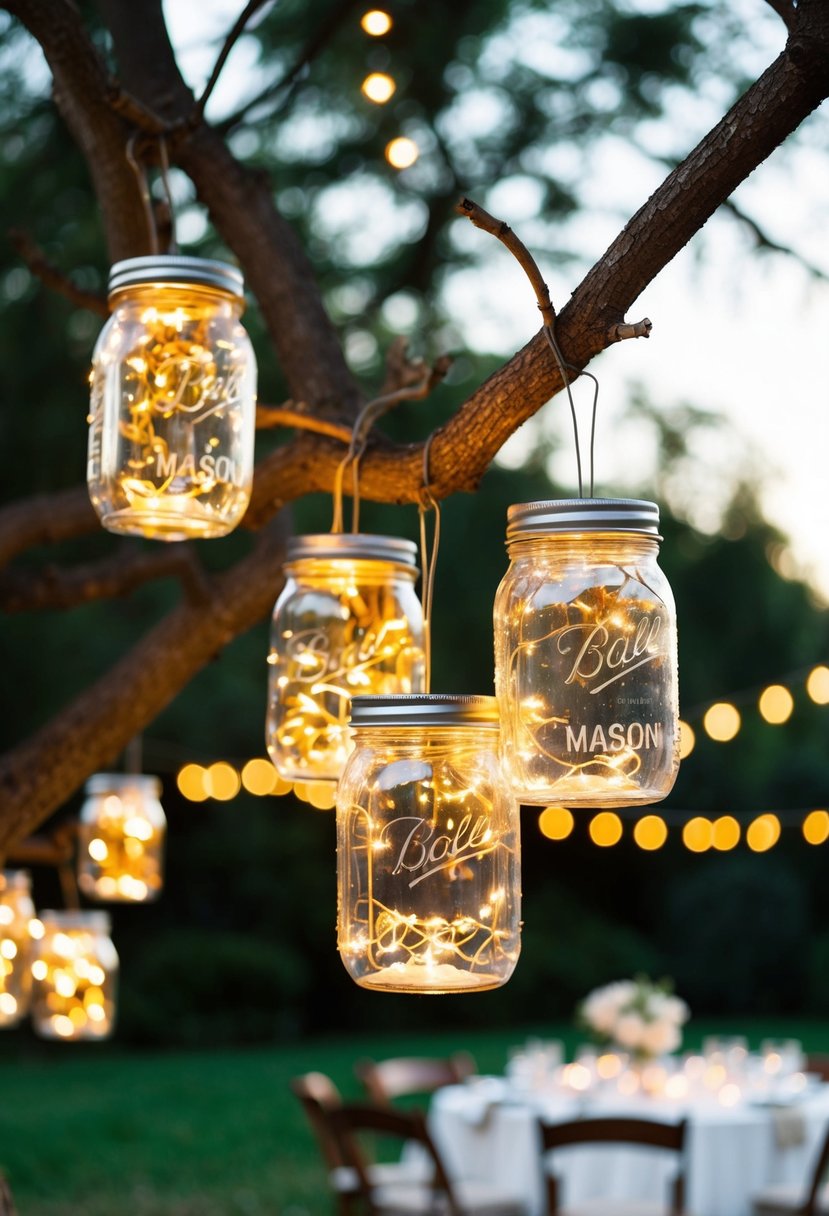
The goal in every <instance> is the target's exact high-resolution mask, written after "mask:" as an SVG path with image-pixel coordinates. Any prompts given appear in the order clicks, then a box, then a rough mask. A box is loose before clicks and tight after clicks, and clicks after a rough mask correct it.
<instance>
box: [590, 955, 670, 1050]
mask: <svg viewBox="0 0 829 1216" xmlns="http://www.w3.org/2000/svg"><path fill="white" fill-rule="evenodd" d="M690 1012H691V1011H690V1010H689V1008H688V1006H687V1005H686V1004H685V1002H684V1001H683V1000H681V999H680V998H679V997H678V996H674V995H673V993H672V992H671V985H670V984H669V983H668V982H666V981H664V980H663V981H661V982H660V983H654V981H653V980H649V979H648V978H647V977H646V976H637V978H636V979H635V980H617V981H616V982H615V983H613V984H606V985H605V986H604V987H603V988H596V989H594V991H593V992H591V993H590V995H589V996H588V997H587V998H586V999H585V1000H584V1001H583V1002H582V1004H581V1005H580V1006H579V1009H578V1017H579V1020H580V1022H581V1023H582V1024H583V1025H584V1026H585V1027H586V1029H587V1030H589V1031H590V1033H591V1034H592V1035H593V1036H594V1038H596V1039H597V1040H598V1041H599V1042H600V1043H605V1044H612V1045H613V1046H615V1047H617V1048H619V1049H620V1050H622V1051H627V1052H630V1054H631V1055H633V1056H638V1057H639V1058H640V1059H645V1058H655V1057H657V1056H663V1055H667V1054H668V1053H669V1052H672V1051H676V1049H677V1048H678V1047H679V1045H680V1043H681V1042H682V1030H681V1027H682V1025H683V1023H684V1022H687V1020H688V1018H689V1016H690Z"/></svg>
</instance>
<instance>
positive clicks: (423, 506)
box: [417, 431, 440, 693]
mask: <svg viewBox="0 0 829 1216" xmlns="http://www.w3.org/2000/svg"><path fill="white" fill-rule="evenodd" d="M434 437H435V432H434V431H433V432H432V434H431V435H430V436H429V438H428V439H427V440H426V442H425V444H424V445H423V485H422V487H421V490H420V494H419V496H418V505H417V513H418V519H419V522H420V559H421V563H422V566H423V576H422V577H423V596H422V599H423V653H424V661H425V669H426V670H425V690H426V692H427V693H428V692H429V691H430V690H431V686H432V605H433V602H434V596H435V572H436V570H437V562H438V550H439V548H440V503H439V502H438V500H437V499H436V498H435V496H434V494H433V493H432V489H431V485H430V476H429V454H430V451H431V447H432V440H433V439H434ZM430 510H431V511H434V513H435V523H434V528H433V529H432V551H431V553H429V545H428V541H427V535H426V513H427V511H430Z"/></svg>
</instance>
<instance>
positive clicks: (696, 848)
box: [682, 815, 714, 853]
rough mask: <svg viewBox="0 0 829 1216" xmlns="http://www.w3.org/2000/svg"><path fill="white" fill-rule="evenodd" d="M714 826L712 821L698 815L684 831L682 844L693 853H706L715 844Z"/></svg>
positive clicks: (689, 822)
mask: <svg viewBox="0 0 829 1216" xmlns="http://www.w3.org/2000/svg"><path fill="white" fill-rule="evenodd" d="M713 836H714V825H713V824H712V823H711V820H710V819H705V818H704V817H703V816H702V815H696V816H695V817H694V818H693V819H689V820H688V822H687V823H686V824H685V827H684V828H683V829H682V843H683V844H684V845H685V847H686V849H690V851H691V852H692V853H704V852H705V851H706V849H710V848H711V846H712V844H713Z"/></svg>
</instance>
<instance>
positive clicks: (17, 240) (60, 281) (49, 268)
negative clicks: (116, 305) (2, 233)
mask: <svg viewBox="0 0 829 1216" xmlns="http://www.w3.org/2000/svg"><path fill="white" fill-rule="evenodd" d="M9 239H10V240H11V243H12V245H13V246H14V248H15V249H16V250H17V252H18V253H19V254H20V257H21V258H22V259H23V261H24V262H25V263H26V265H27V266H28V267H29V270H31V272H32V274H33V275H34V276H35V277H36V278H38V279H40V281H41V283H44V284H45V285H46V287H51V289H52V290H53V291H56V292H58V294H59V295H62V296H66V298H67V300H70V301H71V302H72V303H73V304H74V305H75V306H76V307H77V308H86V309H88V310H89V312H94V313H97V314H98V315H99V316H101V317H108V316H109V306H108V305H107V302H106V300H105V299H104V297H103V296H98V295H95V293H94V292H92V291H84V289H83V288H82V287H78V286H77V284H76V283H73V282H72V280H71V279H70V278H69V276H68V275H66V274H64V273H63V271H62V270H59V269H58V268H57V266H54V265H53V264H52V263H51V262H50V261H49V260H48V259H47V257H46V255H45V254H44V252H43V250H42V249H41V248H40V247H39V246H38V245H37V244H35V242H34V241H33V240H32V238H31V236H30V235H29V233H28V232H24V231H23V230H22V229H21V228H12V230H11V231H10V232H9Z"/></svg>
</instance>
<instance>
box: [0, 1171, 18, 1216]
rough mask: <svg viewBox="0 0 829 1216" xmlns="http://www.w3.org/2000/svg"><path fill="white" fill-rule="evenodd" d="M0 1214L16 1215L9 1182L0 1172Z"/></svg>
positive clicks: (5, 1215)
mask: <svg viewBox="0 0 829 1216" xmlns="http://www.w3.org/2000/svg"><path fill="white" fill-rule="evenodd" d="M0 1216H17V1208H16V1207H15V1206H14V1200H13V1199H12V1193H11V1190H10V1189H9V1184H8V1182H7V1181H6V1179H5V1178H4V1176H3V1175H2V1174H0Z"/></svg>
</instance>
